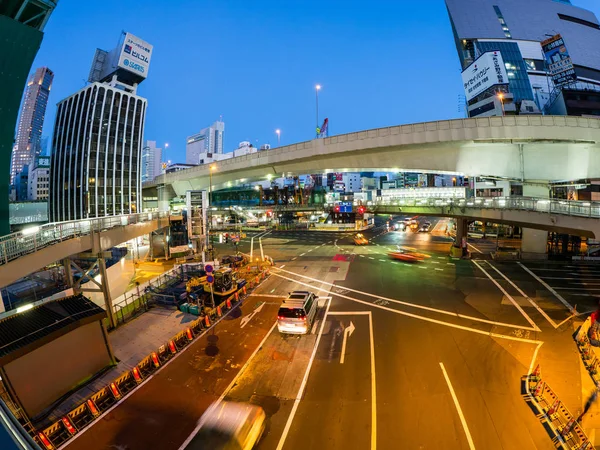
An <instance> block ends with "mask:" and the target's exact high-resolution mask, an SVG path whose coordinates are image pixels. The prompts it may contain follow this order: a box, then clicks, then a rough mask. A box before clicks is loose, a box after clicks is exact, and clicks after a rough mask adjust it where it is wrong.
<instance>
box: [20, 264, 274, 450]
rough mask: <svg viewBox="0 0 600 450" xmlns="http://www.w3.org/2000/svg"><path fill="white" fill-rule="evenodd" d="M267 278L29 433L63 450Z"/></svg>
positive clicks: (263, 275) (265, 272) (50, 449)
mask: <svg viewBox="0 0 600 450" xmlns="http://www.w3.org/2000/svg"><path fill="white" fill-rule="evenodd" d="M269 274H270V272H269V270H268V269H263V270H262V271H261V274H260V275H259V276H258V277H257V278H256V279H252V280H250V281H249V282H248V283H247V284H246V285H244V286H243V287H242V288H241V289H239V290H238V291H237V292H236V293H235V294H232V295H231V296H229V297H228V298H227V299H225V300H223V302H222V303H220V304H219V305H216V306H215V308H212V309H207V310H206V311H205V315H204V316H201V317H199V318H198V319H197V320H195V321H194V322H192V323H191V324H190V325H189V327H187V328H185V329H183V330H181V331H180V332H179V333H177V334H176V335H175V336H173V338H171V339H170V340H169V341H167V342H166V343H165V344H163V345H161V346H160V347H159V348H158V349H157V350H156V351H154V352H151V353H150V354H149V355H148V356H146V357H145V358H144V359H142V361H140V362H139V363H138V364H137V365H136V366H134V368H133V369H132V370H128V371H126V372H124V373H123V374H121V375H120V376H119V377H118V378H116V379H115V380H113V381H112V382H110V383H109V384H108V385H107V386H105V387H104V388H102V389H100V390H99V391H98V392H96V393H95V394H93V395H91V396H90V397H89V398H87V399H86V400H84V401H83V402H82V403H81V404H80V405H79V406H77V407H76V408H74V409H73V410H71V411H70V412H69V413H68V414H66V415H65V416H63V417H61V418H60V419H59V420H57V421H56V422H55V423H53V424H52V425H51V426H49V427H47V428H45V429H44V430H32V431H31V432H30V433H31V436H32V437H33V439H34V440H35V441H36V442H37V443H38V444H40V445H41V446H43V448H45V449H46V450H54V449H59V448H60V449H62V448H64V447H65V446H66V445H68V444H69V442H70V441H71V440H72V439H76V438H77V437H78V436H80V435H81V434H82V433H83V432H85V431H87V430H88V429H89V428H90V427H91V426H92V425H93V424H94V423H95V422H96V421H97V420H99V419H100V418H101V417H103V416H104V415H105V414H107V413H108V412H110V410H112V409H113V408H114V407H116V406H117V404H118V403H119V402H120V401H123V400H125V399H126V398H127V397H128V396H129V395H131V394H132V393H133V391H135V389H137V388H138V387H140V386H142V385H143V384H144V383H145V382H147V381H149V380H150V379H151V378H152V376H154V374H156V373H157V372H158V371H160V370H161V369H162V368H163V367H165V366H166V365H167V364H168V363H169V362H170V361H171V360H174V359H175V358H177V356H178V355H179V354H181V353H182V352H183V351H184V350H185V348H186V347H187V346H189V345H190V344H192V343H193V342H194V341H195V340H197V339H198V338H199V337H201V336H203V335H204V334H205V333H206V332H207V331H209V330H210V329H212V328H214V327H215V326H216V324H217V323H218V322H219V321H221V320H222V319H223V318H225V317H227V316H228V315H229V314H230V313H231V311H233V310H234V309H235V308H236V307H237V306H238V305H240V304H242V303H243V301H244V300H245V299H246V298H247V297H248V295H247V294H248V292H252V290H254V289H255V288H257V287H258V286H259V285H260V284H261V283H262V282H263V281H264V280H265V279H267V277H268V276H269ZM219 311H220V312H221V314H219Z"/></svg>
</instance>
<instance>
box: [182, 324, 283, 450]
mask: <svg viewBox="0 0 600 450" xmlns="http://www.w3.org/2000/svg"><path fill="white" fill-rule="evenodd" d="M276 326H277V322H275V323H274V324H273V326H272V327H271V329H270V330H269V332H268V333H267V334H266V335H265V337H264V338H263V340H262V341H260V344H258V347H256V348H255V349H254V351H253V352H252V354H251V355H250V358H248V359H247V360H246V362H245V363H244V365H243V366H242V368H241V369H240V370H239V372H238V373H237V375H236V376H235V377H234V378H233V380H231V383H229V386H227V388H226V389H225V390H224V391H223V393H222V394H221V396H220V397H219V400H217V402H222V401H223V399H224V398H225V397H226V396H227V394H229V392H230V391H231V390H232V389H233V387H234V386H235V384H236V383H237V380H238V378H239V377H240V376H242V374H243V373H244V371H245V370H246V368H247V367H248V366H249V365H250V362H251V361H252V359H253V358H254V357H255V356H256V354H257V353H258V351H259V350H260V349H261V348H262V346H263V345H264V344H265V342H266V341H267V339H268V338H269V336H271V333H273V330H274V329H275V327H276ZM199 429H200V425H196V428H194V431H192V433H191V434H190V435H189V436H188V438H187V439H186V440H185V442H184V443H183V444H181V446H180V447H179V450H184V449H185V447H186V446H187V445H188V444H189V443H190V441H191V440H192V439H193V438H194V436H196V433H198V430H199Z"/></svg>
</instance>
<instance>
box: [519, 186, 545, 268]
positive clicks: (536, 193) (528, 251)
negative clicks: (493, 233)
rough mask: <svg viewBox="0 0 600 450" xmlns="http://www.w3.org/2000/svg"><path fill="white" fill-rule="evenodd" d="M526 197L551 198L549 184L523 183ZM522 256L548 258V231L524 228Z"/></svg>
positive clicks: (524, 257) (526, 257) (525, 257)
mask: <svg viewBox="0 0 600 450" xmlns="http://www.w3.org/2000/svg"><path fill="white" fill-rule="evenodd" d="M523 196H524V197H538V198H549V189H548V186H543V185H523ZM522 231H523V234H522V236H521V258H522V259H548V232H547V231H544V230H534V229H533V228H522Z"/></svg>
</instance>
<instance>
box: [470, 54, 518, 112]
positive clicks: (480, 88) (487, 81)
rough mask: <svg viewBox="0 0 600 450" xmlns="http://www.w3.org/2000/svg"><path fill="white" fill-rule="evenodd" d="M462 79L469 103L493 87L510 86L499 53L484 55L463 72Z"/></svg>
mask: <svg viewBox="0 0 600 450" xmlns="http://www.w3.org/2000/svg"><path fill="white" fill-rule="evenodd" d="M462 79H463V86H464V88H465V95H466V96H467V101H470V100H472V99H474V98H475V97H477V96H478V95H479V94H481V93H483V92H485V91H486V90H487V89H489V88H491V87H492V86H497V85H505V84H508V74H507V73H506V67H505V66H504V59H502V54H501V53H500V52H498V51H495V52H486V53H484V54H483V55H481V56H480V57H479V58H477V59H476V60H475V61H474V62H473V63H472V64H471V65H470V66H469V67H467V68H466V69H465V70H464V71H463V73H462Z"/></svg>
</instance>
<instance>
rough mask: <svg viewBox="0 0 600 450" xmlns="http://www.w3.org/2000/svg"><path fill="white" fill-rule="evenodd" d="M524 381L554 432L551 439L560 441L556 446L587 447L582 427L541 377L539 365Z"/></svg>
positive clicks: (570, 449)
mask: <svg viewBox="0 0 600 450" xmlns="http://www.w3.org/2000/svg"><path fill="white" fill-rule="evenodd" d="M525 382H526V383H527V391H528V392H529V393H530V394H531V400H532V401H533V402H535V404H536V405H537V407H538V410H539V411H540V413H541V414H542V415H543V417H544V418H545V419H546V421H547V423H548V425H549V426H550V429H551V430H552V432H553V433H554V436H552V439H556V441H557V442H558V443H560V446H559V447H557V448H562V449H563V450H581V449H586V448H588V445H590V444H589V442H590V441H589V439H588V437H587V436H586V434H585V432H584V431H583V428H582V427H581V425H580V424H579V423H578V422H577V419H576V418H575V417H574V416H573V415H572V414H571V413H570V412H569V410H568V409H567V407H566V406H565V405H564V404H563V403H562V402H561V401H560V399H559V398H558V396H557V395H556V393H555V392H554V391H553V390H552V389H551V388H550V386H549V385H548V383H547V382H545V381H544V380H543V379H542V374H541V369H540V366H539V365H538V366H537V367H536V368H535V370H534V371H533V372H531V373H530V374H529V375H527V377H526V380H525ZM590 448H591V447H590Z"/></svg>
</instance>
